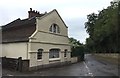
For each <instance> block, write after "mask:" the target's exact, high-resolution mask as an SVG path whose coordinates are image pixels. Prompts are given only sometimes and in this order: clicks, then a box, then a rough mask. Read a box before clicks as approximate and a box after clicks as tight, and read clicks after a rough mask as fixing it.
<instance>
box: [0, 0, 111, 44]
mask: <svg viewBox="0 0 120 78" xmlns="http://www.w3.org/2000/svg"><path fill="white" fill-rule="evenodd" d="M111 1H112V0H0V26H2V25H5V24H7V23H10V22H12V21H13V20H15V19H17V18H21V19H25V18H27V17H28V11H29V9H30V8H32V9H34V10H37V11H39V12H40V13H44V12H50V11H52V10H53V9H56V10H57V11H58V13H59V14H60V16H61V17H62V19H63V20H64V22H65V23H66V25H67V26H68V36H69V37H73V38H75V39H77V40H79V41H80V42H81V43H85V40H86V38H88V37H89V35H88V34H87V33H86V29H85V28H84V27H85V26H84V23H85V22H87V15H88V14H91V13H93V12H95V13H98V11H100V10H102V9H103V8H106V7H107V6H109V5H110V2H111Z"/></svg>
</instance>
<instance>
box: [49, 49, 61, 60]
mask: <svg viewBox="0 0 120 78" xmlns="http://www.w3.org/2000/svg"><path fill="white" fill-rule="evenodd" d="M59 52H60V49H50V52H49V58H59Z"/></svg>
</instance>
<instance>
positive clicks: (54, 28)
mask: <svg viewBox="0 0 120 78" xmlns="http://www.w3.org/2000/svg"><path fill="white" fill-rule="evenodd" d="M49 31H50V32H52V33H60V28H59V26H58V25H57V24H55V23H54V24H52V25H51V26H50V28H49Z"/></svg>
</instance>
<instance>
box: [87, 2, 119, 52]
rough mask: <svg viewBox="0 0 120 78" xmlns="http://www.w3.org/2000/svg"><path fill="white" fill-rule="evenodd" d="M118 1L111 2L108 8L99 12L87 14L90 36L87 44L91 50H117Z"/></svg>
mask: <svg viewBox="0 0 120 78" xmlns="http://www.w3.org/2000/svg"><path fill="white" fill-rule="evenodd" d="M118 15H119V14H118V3H116V2H111V5H110V6H108V7H107V8H106V9H103V10H101V11H99V13H98V14H95V13H92V14H89V15H88V16H87V19H88V21H87V22H86V23H85V28H86V32H87V33H88V34H89V38H88V39H86V43H87V44H86V46H87V48H88V49H89V51H98V52H117V51H119V50H118V49H119V48H118V47H117V44H118V38H119V37H120V36H118V33H120V32H119V31H118V27H119V25H118V19H119V18H118Z"/></svg>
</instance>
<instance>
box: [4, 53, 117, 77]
mask: <svg viewBox="0 0 120 78" xmlns="http://www.w3.org/2000/svg"><path fill="white" fill-rule="evenodd" d="M3 75H4V76H28V75H29V76H91V77H94V76H118V65H115V64H111V63H108V62H106V61H102V60H97V59H96V58H95V57H94V56H92V55H90V54H87V55H85V61H84V62H79V63H75V64H71V65H67V66H62V67H58V68H49V69H44V70H38V71H32V72H26V73H20V72H11V71H7V70H3Z"/></svg>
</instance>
